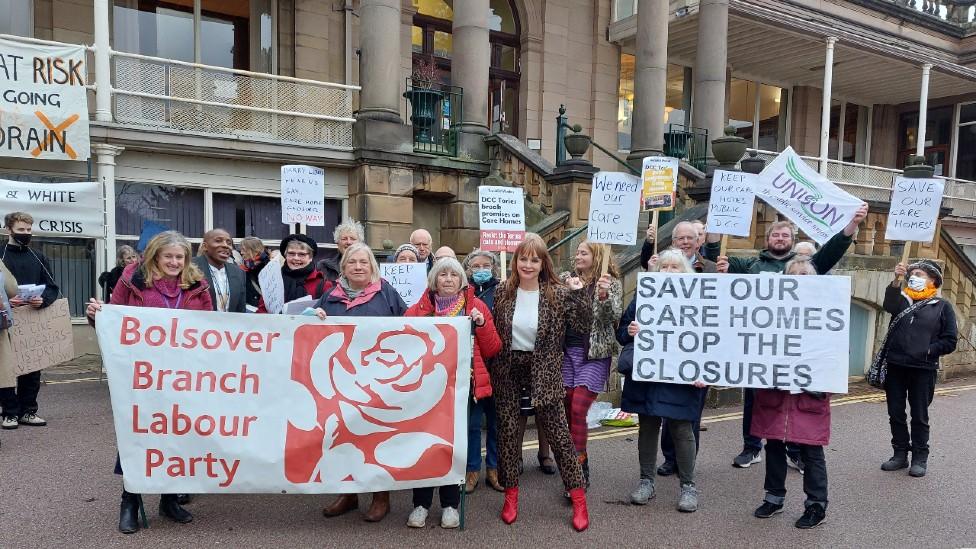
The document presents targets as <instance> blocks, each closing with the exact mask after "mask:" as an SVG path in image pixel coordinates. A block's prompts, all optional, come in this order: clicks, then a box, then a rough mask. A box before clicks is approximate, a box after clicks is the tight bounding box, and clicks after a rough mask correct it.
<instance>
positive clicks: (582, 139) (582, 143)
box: [563, 133, 590, 160]
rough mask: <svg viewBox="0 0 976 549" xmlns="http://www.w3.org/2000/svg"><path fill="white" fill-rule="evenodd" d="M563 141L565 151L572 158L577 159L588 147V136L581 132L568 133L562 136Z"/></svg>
mask: <svg viewBox="0 0 976 549" xmlns="http://www.w3.org/2000/svg"><path fill="white" fill-rule="evenodd" d="M563 143H564V144H565V145H566V152H568V153H569V154H570V156H572V157H573V160H579V159H580V158H582V157H583V155H584V154H586V151H587V150H588V149H589V148H590V136H588V135H583V134H581V133H574V134H570V135H567V136H566V137H564V138H563Z"/></svg>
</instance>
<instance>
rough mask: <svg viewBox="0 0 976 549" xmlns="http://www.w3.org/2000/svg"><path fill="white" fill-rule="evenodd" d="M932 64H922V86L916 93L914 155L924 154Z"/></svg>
mask: <svg viewBox="0 0 976 549" xmlns="http://www.w3.org/2000/svg"><path fill="white" fill-rule="evenodd" d="M931 72H932V65H931V64H930V63H925V64H924V65H922V88H921V90H920V91H919V94H918V133H917V134H916V135H915V156H925V128H926V127H927V124H928V114H929V112H928V111H929V74H930V73H931Z"/></svg>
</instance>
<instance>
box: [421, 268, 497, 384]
mask: <svg viewBox="0 0 976 549" xmlns="http://www.w3.org/2000/svg"><path fill="white" fill-rule="evenodd" d="M432 295H433V294H432V292H424V295H423V297H421V298H420V301H418V302H417V303H415V304H414V305H413V306H411V307H410V308H409V309H407V312H406V313H404V315H403V316H434V298H433V297H432ZM472 308H475V309H478V310H479V311H481V314H482V315H484V317H485V323H484V325H483V326H481V327H479V328H475V331H474V349H473V350H472V352H473V358H474V360H473V362H474V369H473V371H472V373H471V376H472V380H473V382H474V398H475V400H480V399H483V398H488V397H490V396H491V377H490V376H489V375H488V367H487V366H486V365H485V361H486V360H488V359H490V358H493V357H494V356H495V355H497V354H498V352H499V351H501V350H502V340H501V339H500V338H499V337H498V332H497V331H496V330H495V321H494V320H493V319H492V317H491V309H489V308H488V306H487V305H485V303H484V302H483V301H481V300H480V299H478V298H477V297H475V296H474V288H472V287H471V286H468V287H467V288H465V290H464V312H465V313H466V314H468V315H470V314H471V310H472Z"/></svg>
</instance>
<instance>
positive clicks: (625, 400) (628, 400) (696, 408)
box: [617, 296, 708, 421]
mask: <svg viewBox="0 0 976 549" xmlns="http://www.w3.org/2000/svg"><path fill="white" fill-rule="evenodd" d="M636 313H637V298H636V296H635V297H634V300H633V301H631V302H630V305H629V306H628V307H627V310H626V311H624V314H623V316H622V317H620V324H619V325H618V326H617V341H619V342H620V344H621V345H623V346H624V348H623V349H622V350H621V351H620V357H619V358H618V359H617V371H618V372H620V373H621V374H622V375H623V376H624V377H625V378H626V379H625V380H624V390H623V395H622V396H621V398H620V408H621V409H622V410H623V411H625V412H629V413H632V414H642V415H648V416H658V417H663V418H667V419H677V420H682V421H698V420H699V419H700V418H701V398H702V391H707V390H708V388H707V387H706V388H705V389H699V388H697V387H695V386H694V385H684V384H679V383H658V382H654V381H633V380H631V379H630V375H631V372H633V368H634V338H632V337H630V335H628V334H627V326H628V325H630V323H631V321H633V320H634V318H635V317H636Z"/></svg>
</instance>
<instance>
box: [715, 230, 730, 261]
mask: <svg viewBox="0 0 976 549" xmlns="http://www.w3.org/2000/svg"><path fill="white" fill-rule="evenodd" d="M728 249H729V235H727V234H723V235H722V245H721V248H720V249H719V252H718V255H722V256H724V255H725V253H726V252H727V251H728Z"/></svg>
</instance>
